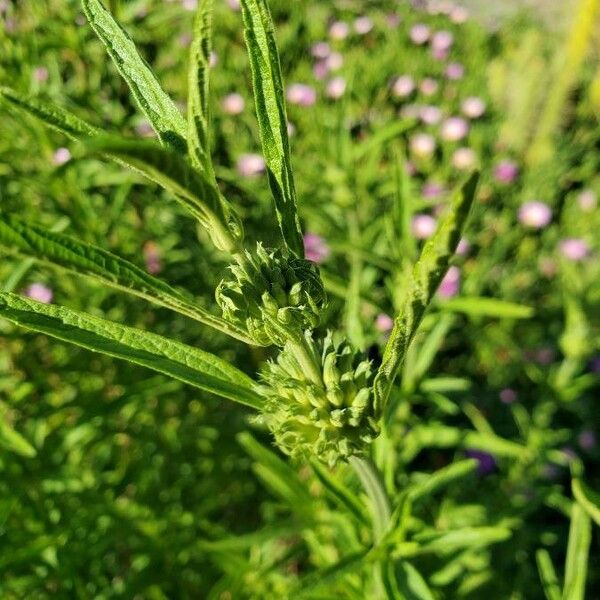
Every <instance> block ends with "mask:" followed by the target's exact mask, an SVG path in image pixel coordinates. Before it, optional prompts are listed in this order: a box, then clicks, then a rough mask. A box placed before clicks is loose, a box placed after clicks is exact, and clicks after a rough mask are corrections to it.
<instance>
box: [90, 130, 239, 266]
mask: <svg viewBox="0 0 600 600" xmlns="http://www.w3.org/2000/svg"><path fill="white" fill-rule="evenodd" d="M86 148H88V150H89V151H91V152H98V153H100V154H109V155H110V156H111V157H114V158H117V159H119V160H122V161H123V162H125V163H126V164H127V165H129V166H130V167H132V168H133V169H135V170H136V171H138V172H139V173H141V174H142V175H144V176H145V177H147V178H148V179H150V180H151V181H153V182H154V183H157V184H158V185H160V186H161V187H162V188H164V189H165V190H167V191H168V192H170V193H171V194H173V195H174V196H175V197H176V198H177V200H178V201H179V203H180V204H181V205H182V206H183V207H184V208H186V209H187V210H188V211H189V212H190V213H191V214H193V215H194V216H195V217H196V218H197V219H198V220H199V221H200V223H201V224H202V225H203V226H204V227H206V228H207V229H208V232H209V234H210V235H211V238H212V239H213V241H214V242H215V245H217V247H218V248H219V249H221V250H224V251H225V252H229V253H230V254H234V253H236V252H238V251H239V250H240V249H239V240H241V239H242V237H243V232H242V228H241V223H240V222H239V219H238V218H237V215H235V213H234V212H233V209H232V207H231V206H230V205H229V204H228V203H227V202H226V201H225V200H224V199H223V198H222V197H221V195H220V194H219V190H218V189H217V187H216V185H213V183H211V182H210V180H208V179H207V177H206V176H205V175H204V174H202V173H200V172H198V171H197V170H196V169H194V168H193V167H192V165H191V164H189V163H188V162H187V160H186V159H185V158H183V157H181V156H179V155H178V154H177V153H176V152H174V151H172V150H169V149H167V148H161V146H159V145H158V144H157V143H155V142H152V141H149V140H146V141H137V140H127V139H123V138H117V137H108V136H104V137H102V138H96V139H94V140H93V141H91V142H90V143H89V144H87V145H86Z"/></svg>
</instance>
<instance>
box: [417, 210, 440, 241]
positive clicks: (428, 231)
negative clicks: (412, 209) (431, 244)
mask: <svg viewBox="0 0 600 600" xmlns="http://www.w3.org/2000/svg"><path fill="white" fill-rule="evenodd" d="M411 229H412V233H413V235H414V236H415V237H416V238H417V239H418V240H426V239H427V238H430V237H431V236H432V235H433V234H434V233H435V230H436V229H437V221H436V220H435V219H434V218H433V217H432V216H431V215H426V214H418V215H415V216H414V217H413V219H412V224H411Z"/></svg>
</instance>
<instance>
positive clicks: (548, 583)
mask: <svg viewBox="0 0 600 600" xmlns="http://www.w3.org/2000/svg"><path fill="white" fill-rule="evenodd" d="M535 559H536V562H537V566H538V573H539V575H540V579H541V580H542V587H543V588H544V594H545V595H546V600H560V599H561V593H560V585H559V584H558V577H557V576H556V571H555V570H554V565H553V564H552V559H551V558H550V554H549V553H548V550H545V549H540V550H538V551H537V552H536V554H535Z"/></svg>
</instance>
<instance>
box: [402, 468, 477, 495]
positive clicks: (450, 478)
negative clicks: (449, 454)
mask: <svg viewBox="0 0 600 600" xmlns="http://www.w3.org/2000/svg"><path fill="white" fill-rule="evenodd" d="M477 464H478V463H477V461H476V460H475V459H472V458H469V459H467V460H461V461H458V462H456V463H453V464H451V465H448V466H447V467H444V468H442V469H440V470H439V471H435V472H434V473H431V474H428V475H427V477H425V478H424V480H423V481H420V482H418V483H415V484H413V485H412V486H411V487H409V489H408V490H407V493H408V495H409V497H410V498H411V500H413V501H415V500H419V499H421V498H427V497H428V496H431V495H433V494H435V493H436V492H437V491H439V490H440V489H442V488H444V487H446V486H448V485H450V484H451V483H454V482H455V481H457V480H459V479H462V478H464V477H468V476H469V475H471V474H472V473H474V472H475V471H477Z"/></svg>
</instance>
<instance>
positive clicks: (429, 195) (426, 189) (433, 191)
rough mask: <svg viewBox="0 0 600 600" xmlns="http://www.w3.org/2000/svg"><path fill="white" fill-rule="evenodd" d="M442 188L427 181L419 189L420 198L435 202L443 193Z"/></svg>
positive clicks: (433, 182)
mask: <svg viewBox="0 0 600 600" xmlns="http://www.w3.org/2000/svg"><path fill="white" fill-rule="evenodd" d="M444 191H445V190H444V186H443V185H440V184H439V183H436V182H435V181H427V182H425V183H424V184H423V187H422V188H421V196H423V198H425V199H427V200H435V199H436V198H439V197H440V196H441V195H442V194H443V193H444Z"/></svg>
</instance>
